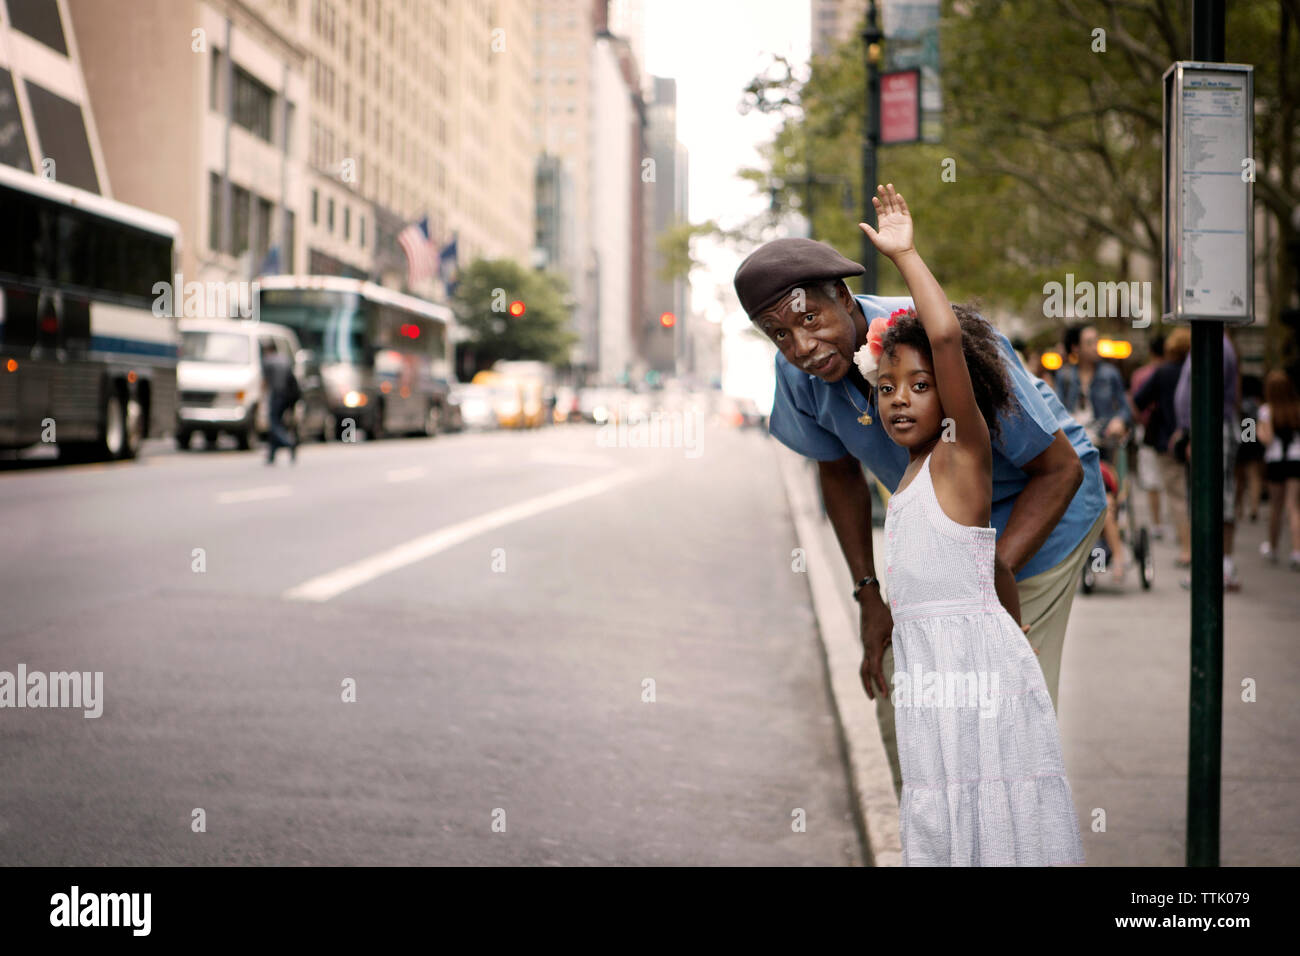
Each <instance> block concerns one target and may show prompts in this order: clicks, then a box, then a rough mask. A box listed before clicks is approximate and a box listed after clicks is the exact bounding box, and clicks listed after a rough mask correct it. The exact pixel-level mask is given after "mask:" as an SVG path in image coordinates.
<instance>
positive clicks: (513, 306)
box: [510, 299, 526, 318]
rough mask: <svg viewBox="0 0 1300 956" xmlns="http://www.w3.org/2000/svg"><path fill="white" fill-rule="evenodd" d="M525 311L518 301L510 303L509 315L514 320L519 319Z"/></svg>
mask: <svg viewBox="0 0 1300 956" xmlns="http://www.w3.org/2000/svg"><path fill="white" fill-rule="evenodd" d="M525 311H526V307H525V306H524V304H523V303H522V302H520V301H519V300H518V299H515V301H513V302H511V303H510V314H511V315H513V316H514V317H515V318H519V316H521V315H523V314H524V312H525Z"/></svg>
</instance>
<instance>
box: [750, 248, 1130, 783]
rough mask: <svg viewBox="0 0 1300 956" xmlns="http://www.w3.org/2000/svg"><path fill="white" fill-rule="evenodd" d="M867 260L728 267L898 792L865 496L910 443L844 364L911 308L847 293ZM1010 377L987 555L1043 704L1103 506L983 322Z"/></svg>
mask: <svg viewBox="0 0 1300 956" xmlns="http://www.w3.org/2000/svg"><path fill="white" fill-rule="evenodd" d="M863 271H864V270H863V267H862V266H861V265H860V264H858V263H856V262H853V261H852V260H850V259H846V258H845V257H844V256H842V255H840V254H839V253H838V252H836V251H835V250H834V249H832V248H831V247H830V246H827V245H825V244H823V243H820V242H815V241H813V240H811V239H796V238H789V239H777V240H774V241H772V242H768V243H766V244H764V245H763V246H761V247H759V248H758V249H756V250H755V251H754V252H753V253H752V254H751V255H750V256H749V257H748V258H746V259H745V261H744V262H742V263H741V265H740V268H739V269H738V270H737V271H736V276H735V287H736V294H737V296H738V297H739V299H740V303H741V306H742V308H744V309H745V312H746V314H748V316H749V318H750V321H751V322H753V324H754V326H755V327H756V328H758V329H759V330H760V331H761V332H763V333H764V334H765V335H767V336H768V338H769V339H770V340H771V341H772V342H773V343H774V344H775V345H776V347H777V353H778V354H777V356H776V359H775V363H776V367H775V373H776V389H775V397H774V403H773V407H772V413H771V416H770V418H769V426H768V427H769V431H770V432H771V434H772V435H773V436H774V437H775V438H777V439H778V440H779V441H780V442H782V444H784V445H786V446H787V447H789V448H791V449H793V450H794V451H796V452H798V453H799V454H801V455H803V456H804V457H806V458H811V459H814V460H815V461H816V462H817V463H818V479H819V483H820V487H821V495H822V500H823V501H824V502H825V507H826V513H827V515H828V517H829V519H830V522H831V524H832V526H833V527H834V529H835V534H836V537H837V539H838V540H839V542H840V548H841V550H842V551H843V552H844V558H845V561H846V562H847V564H848V567H849V571H850V572H851V574H852V576H853V581H854V582H855V585H854V587H853V592H852V593H853V600H854V602H855V603H857V604H858V605H859V625H858V626H859V633H860V636H861V639H862V646H863V659H862V665H861V669H860V674H861V678H862V684H863V688H864V689H865V691H866V693H867V696H868V697H869V698H871V699H872V700H874V701H875V702H876V717H877V722H878V724H879V727H880V735H881V740H882V743H883V744H884V747H885V752H886V754H887V756H888V758H889V765H890V770H891V772H892V774H893V779H894V792H895V794H896V795H897V796H898V797H900V799H901V796H902V770H901V766H900V763H899V757H898V745H897V740H896V734H895V729H894V713H895V711H894V706H893V703H892V701H891V700H890V698H889V687H888V684H889V681H890V680H891V679H892V675H893V673H894V649H893V646H892V643H891V635H892V633H893V627H894V622H893V618H892V616H891V614H890V609H889V606H888V605H887V604H886V603H885V602H884V600H883V599H882V596H881V591H880V584H879V582H878V581H877V578H876V562H875V555H874V554H873V547H872V538H871V497H872V492H871V489H870V487H869V486H868V484H867V481H866V478H865V477H864V474H863V467H864V466H865V467H866V468H868V469H870V471H871V473H872V474H873V475H874V477H875V478H876V479H878V480H879V481H880V483H881V484H882V485H883V486H884V487H885V488H886V489H887V490H889V491H891V492H892V491H893V490H894V489H896V488H898V486H899V482H900V480H901V479H902V477H903V472H904V471H905V470H906V469H907V466H908V461H909V458H908V454H907V451H906V450H905V449H904V448H902V447H901V446H900V445H897V444H895V443H894V442H893V441H891V440H890V438H889V436H888V434H886V432H885V430H884V427H883V425H882V424H881V421H880V415H879V412H878V410H877V409H876V408H875V407H874V397H875V390H874V389H873V388H872V387H871V385H870V384H869V383H868V382H867V381H866V380H865V379H864V378H863V377H862V374H861V373H860V372H859V371H858V370H857V368H856V366H855V365H854V364H853V356H854V354H855V353H856V352H857V351H858V349H860V348H861V347H862V346H863V345H864V344H865V343H866V339H867V329H868V323H869V322H870V321H871V320H873V319H875V318H877V317H880V318H884V317H887V316H888V315H889V314H890V312H891V311H893V310H895V309H898V308H909V307H911V306H912V305H913V302H912V300H911V299H910V298H908V297H906V296H896V297H882V296H874V295H858V296H854V295H853V294H852V293H850V292H849V289H848V286H847V285H845V283H844V281H843V279H844V277H846V276H855V275H860V274H861V273H862V272H863ZM991 334H992V335H993V336H994V338H995V340H996V342H997V344H998V349H999V354H1000V355H1001V357H1002V359H1003V361H1004V363H1005V365H1006V368H1007V373H1008V375H1009V376H1010V379H1011V383H1012V391H1013V404H1012V406H1011V408H1010V410H1009V412H1008V413H1007V414H1005V415H1002V416H999V429H998V433H997V435H996V437H994V438H993V443H992V444H993V452H992V454H993V491H992V498H993V505H992V512H991V516H990V521H991V523H992V526H993V528H994V529H995V530H996V532H997V545H996V551H997V555H998V556H999V557H1000V558H1001V560H1002V561H1003V563H1004V564H1005V565H1006V566H1007V567H1008V568H1010V569H1011V571H1012V573H1013V574H1014V576H1015V580H1016V584H1017V586H1018V590H1019V600H1020V609H1021V614H1022V621H1023V623H1025V624H1026V625H1028V628H1029V630H1028V636H1029V642H1030V644H1032V646H1033V648H1034V649H1035V650H1036V651H1038V663H1039V666H1040V667H1041V668H1042V672H1043V677H1044V680H1045V681H1046V684H1047V689H1048V693H1049V694H1050V696H1051V700H1052V704H1053V706H1055V705H1056V702H1057V700H1056V693H1057V685H1058V681H1059V676H1060V666H1061V649H1062V647H1063V646H1064V642H1065V630H1066V624H1067V622H1068V619H1069V615H1070V608H1071V606H1072V605H1073V602H1074V595H1075V593H1076V591H1077V590H1078V584H1079V579H1080V577H1081V576H1082V572H1083V565H1084V561H1085V560H1086V559H1087V558H1088V557H1089V556H1090V554H1091V549H1092V544H1093V541H1094V540H1095V539H1096V537H1097V534H1098V533H1099V532H1100V530H1101V522H1102V518H1103V512H1104V510H1105V501H1106V499H1105V494H1104V492H1103V489H1102V482H1101V471H1100V470H1099V468H1098V467H1097V449H1096V448H1095V447H1094V446H1093V445H1092V443H1091V442H1090V441H1089V440H1088V436H1087V435H1086V434H1085V433H1084V430H1083V429H1082V428H1081V427H1079V425H1078V424H1077V423H1076V422H1075V421H1074V420H1073V419H1072V418H1070V416H1069V414H1067V413H1066V411H1065V409H1064V408H1063V407H1062V406H1061V403H1060V400H1059V399H1058V398H1057V397H1056V393H1055V392H1054V391H1053V390H1052V389H1051V388H1050V387H1048V386H1047V384H1046V383H1044V382H1042V381H1040V380H1039V379H1037V378H1034V377H1033V376H1031V375H1030V374H1029V373H1028V372H1027V371H1026V370H1025V368H1024V367H1023V366H1022V365H1021V363H1020V362H1019V361H1018V360H1017V359H1016V357H1015V353H1014V352H1013V351H1012V349H1011V343H1010V342H1009V341H1008V340H1007V338H1006V336H1004V335H1002V334H1001V333H1000V332H998V331H996V330H994V329H991Z"/></svg>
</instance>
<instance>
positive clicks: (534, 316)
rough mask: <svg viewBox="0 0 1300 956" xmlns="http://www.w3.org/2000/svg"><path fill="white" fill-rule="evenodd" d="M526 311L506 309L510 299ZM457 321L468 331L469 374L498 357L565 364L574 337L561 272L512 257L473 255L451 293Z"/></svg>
mask: <svg viewBox="0 0 1300 956" xmlns="http://www.w3.org/2000/svg"><path fill="white" fill-rule="evenodd" d="M515 301H519V302H522V303H524V313H523V314H522V315H519V316H514V315H511V314H510V311H509V306H510V303H512V302H515ZM451 304H452V309H453V311H454V312H455V313H456V321H457V323H458V324H459V325H460V327H461V328H462V329H464V330H465V331H466V333H467V336H466V339H465V341H464V348H465V349H466V351H467V352H469V354H470V355H471V356H472V362H471V365H472V368H471V370H470V374H473V373H474V372H478V371H481V370H483V369H487V368H491V367H492V365H493V363H494V362H496V361H498V360H500V359H507V360H527V359H531V360H536V361H542V362H550V363H551V364H552V365H564V364H566V363H567V362H568V360H569V349H570V348H571V347H572V345H573V344H574V343H575V342H576V341H577V338H578V337H577V335H575V334H574V333H573V331H572V330H571V329H570V307H569V304H568V288H567V283H566V282H565V280H564V278H563V277H562V276H559V275H556V274H554V273H549V272H537V271H534V270H532V269H525V268H524V267H523V266H521V265H519V264H518V263H517V262H514V261H513V260H510V259H477V260H475V261H474V262H472V263H470V264H469V265H468V266H467V267H466V268H465V269H463V270H462V271H461V273H460V279H459V284H458V285H457V288H456V294H455V296H454V297H453V299H452V303H451Z"/></svg>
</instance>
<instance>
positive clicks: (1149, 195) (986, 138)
mask: <svg viewBox="0 0 1300 956" xmlns="http://www.w3.org/2000/svg"><path fill="white" fill-rule="evenodd" d="M1191 6H1192V4H1191V2H1190V0H946V2H945V3H944V4H943V14H942V18H941V22H940V41H939V47H940V56H941V62H942V75H943V98H944V113H943V142H942V143H941V144H938V145H928V144H917V145H907V146H886V147H883V148H881V150H880V152H879V157H878V161H877V162H878V166H877V168H878V172H879V180H880V181H881V182H893V183H894V184H895V185H896V186H897V187H898V189H899V191H900V192H902V193H904V194H905V195H906V196H907V199H908V205H909V206H910V207H911V209H912V210H913V213H914V215H915V216H916V219H917V241H918V246H920V247H921V248H922V251H923V252H924V253H925V254H926V258H927V261H928V262H929V263H930V265H931V268H932V269H934V271H935V274H936V276H938V278H939V279H940V281H941V282H943V283H944V287H945V289H947V290H948V294H949V296H950V297H951V298H953V299H954V300H956V301H960V300H963V299H967V298H970V297H979V298H980V299H981V300H983V301H984V302H985V303H986V304H994V305H997V306H1000V307H1002V308H1006V309H1009V310H1012V311H1017V312H1020V313H1021V314H1023V315H1033V314H1041V311H1040V310H1041V301H1042V287H1043V284H1044V282H1046V281H1050V280H1057V281H1060V280H1061V279H1062V278H1063V275H1064V273H1066V272H1074V273H1075V274H1076V275H1079V276H1080V278H1088V279H1093V280H1095V281H1118V280H1134V279H1140V278H1145V277H1146V275H1148V274H1150V275H1153V276H1155V277H1156V278H1157V281H1156V283H1155V285H1156V287H1157V288H1159V285H1160V283H1159V281H1158V276H1159V262H1160V239H1161V168H1160V162H1161V147H1162V129H1161V127H1162V105H1161V100H1162V84H1161V76H1162V74H1163V73H1164V71H1165V70H1166V69H1167V68H1168V66H1169V65H1170V64H1171V63H1172V62H1173V61H1175V60H1180V59H1183V60H1185V59H1190V58H1191V38H1190V23H1191ZM1099 30H1101V31H1105V32H1104V37H1103V36H1102V34H1099V33H1098V32H1097V31H1099ZM1099 38H1103V39H1104V47H1105V48H1104V51H1103V50H1101V49H1100V46H1101V45H1100V44H1099V43H1098V39H1099ZM886 42H888V41H886ZM1298 48H1300V0H1240V2H1235V3H1232V4H1229V5H1228V13H1227V26H1226V57H1225V58H1226V59H1227V60H1228V61H1229V62H1244V63H1253V64H1254V65H1255V92H1256V129H1255V143H1256V147H1255V154H1256V156H1255V158H1256V162H1257V181H1256V184H1255V197H1256V202H1257V204H1259V205H1262V206H1263V208H1265V209H1266V210H1267V211H1268V213H1269V214H1271V216H1272V217H1273V219H1274V222H1275V225H1276V229H1277V232H1278V234H1279V236H1280V239H1281V242H1280V244H1279V246H1280V248H1281V249H1284V248H1285V244H1286V242H1287V241H1288V240H1290V241H1294V240H1295V239H1296V225H1295V223H1293V222H1292V217H1293V216H1295V214H1296V213H1295V210H1296V209H1297V208H1298V207H1300V170H1297V166H1296V160H1297V152H1300V150H1298V149H1297V147H1298V146H1300V124H1297V122H1296V103H1297V101H1298V100H1300V68H1297V65H1296V63H1297V58H1296V50H1297V49H1298ZM795 74H796V71H795V70H794V69H792V68H791V66H790V64H788V63H786V62H785V61H783V60H781V59H780V58H774V60H773V64H772V67H771V68H770V69H768V70H767V71H765V73H764V74H762V75H760V76H758V77H755V79H754V81H753V82H751V83H750V85H749V86H748V87H747V88H746V90H745V91H744V99H743V101H742V104H741V107H740V108H741V110H742V111H746V110H758V111H761V112H765V113H773V114H777V115H780V116H782V117H783V118H784V123H783V126H782V128H781V130H780V132H779V133H778V134H777V136H776V137H775V139H774V140H773V142H772V143H771V144H769V146H768V147H767V148H766V150H765V155H764V159H765V166H764V167H762V168H758V169H744V170H741V171H740V173H739V175H740V176H741V177H742V178H746V179H749V180H750V181H752V182H753V183H754V184H755V187H756V188H757V189H759V190H761V191H764V192H768V193H769V194H771V195H773V196H774V197H775V204H776V206H777V208H778V211H779V210H780V209H790V208H798V207H802V206H805V205H806V198H807V197H808V196H809V195H811V198H812V199H813V200H814V215H813V226H812V228H813V237H814V238H816V239H821V240H824V241H827V242H829V243H831V244H832V245H834V246H835V247H836V248H838V249H840V250H841V251H842V252H844V253H845V254H847V255H850V256H856V255H857V254H858V251H859V249H860V238H859V236H860V233H859V231H858V229H857V225H856V224H857V221H858V219H859V217H860V215H861V209H862V194H861V182H860V179H861V142H862V114H863V98H864V92H863V91H864V88H865V77H864V66H863V55H862V47H861V43H860V41H859V40H857V39H856V38H854V39H852V40H850V41H847V42H846V43H844V44H842V45H841V46H840V47H839V48H838V49H836V50H834V51H832V52H831V53H830V54H828V55H827V56H824V57H816V58H814V60H813V62H812V65H811V71H810V75H809V76H808V77H807V78H806V79H801V78H799V77H797V76H796V75H795ZM945 169H948V170H949V173H950V175H949V177H948V178H949V179H952V181H945V177H944V170H945ZM952 174H955V178H954V177H953V175H952ZM809 179H811V180H812V183H808V182H807V180H809ZM819 180H830V182H818V181H819ZM836 180H842V181H846V182H848V183H850V184H851V189H852V192H853V196H852V198H853V210H854V211H853V213H852V214H851V215H850V214H847V213H846V211H845V210H844V209H843V206H842V203H841V201H840V199H839V197H840V194H841V190H842V189H843V186H841V185H838V184H837V182H836ZM873 187H874V184H873ZM774 222H775V217H774V216H773V214H770V213H769V214H765V215H764V216H762V217H759V219H757V220H756V221H755V222H753V223H751V224H749V227H748V228H747V229H746V230H743V232H744V233H745V235H746V236H747V238H748V239H749V240H750V242H752V241H754V240H755V239H756V238H758V237H759V236H760V235H762V234H763V233H765V232H766V231H767V230H770V229H771V227H772V225H773V223H774ZM1262 249H1263V244H1262V242H1259V241H1258V233H1257V250H1260V252H1259V254H1261V255H1262ZM1272 271H1273V288H1272V290H1271V291H1272V295H1270V297H1269V298H1270V302H1271V304H1272V309H1273V313H1274V315H1275V314H1276V310H1277V309H1278V308H1280V307H1284V306H1285V305H1286V304H1287V301H1288V299H1289V297H1290V295H1291V294H1292V292H1293V290H1294V288H1295V285H1296V276H1295V273H1294V271H1292V268H1291V266H1290V263H1289V261H1288V260H1287V259H1286V256H1285V255H1284V254H1282V253H1281V252H1279V254H1278V258H1277V261H1276V268H1275V269H1273V270H1272ZM879 274H880V286H881V288H880V291H881V292H882V293H887V294H888V293H898V292H901V291H903V290H902V286H901V284H900V283H899V282H898V280H897V277H896V275H894V274H893V272H892V270H889V269H880V270H879Z"/></svg>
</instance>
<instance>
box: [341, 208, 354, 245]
mask: <svg viewBox="0 0 1300 956" xmlns="http://www.w3.org/2000/svg"><path fill="white" fill-rule="evenodd" d="M351 238H352V207H351V206H344V207H343V241H344V242H347V241H348V240H349V239H351Z"/></svg>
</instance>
